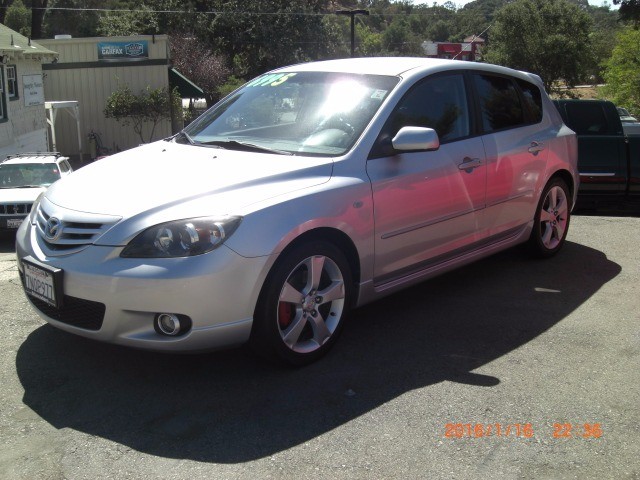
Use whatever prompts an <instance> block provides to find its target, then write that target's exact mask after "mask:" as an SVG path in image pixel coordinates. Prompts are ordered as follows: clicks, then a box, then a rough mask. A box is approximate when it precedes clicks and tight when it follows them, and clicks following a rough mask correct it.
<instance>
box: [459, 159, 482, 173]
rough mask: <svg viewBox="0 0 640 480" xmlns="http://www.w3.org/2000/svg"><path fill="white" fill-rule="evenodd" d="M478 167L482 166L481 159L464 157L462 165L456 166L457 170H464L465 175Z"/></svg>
mask: <svg viewBox="0 0 640 480" xmlns="http://www.w3.org/2000/svg"><path fill="white" fill-rule="evenodd" d="M480 166H482V159H481V158H469V157H464V160H463V161H462V163H460V164H458V168H459V169H460V170H464V171H465V172H467V173H471V172H472V171H473V169H474V168H478V167H480Z"/></svg>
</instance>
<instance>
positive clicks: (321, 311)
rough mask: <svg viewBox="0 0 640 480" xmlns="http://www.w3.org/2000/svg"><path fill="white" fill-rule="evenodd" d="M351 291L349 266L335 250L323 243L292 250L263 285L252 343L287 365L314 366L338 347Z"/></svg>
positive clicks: (256, 312) (317, 242) (307, 244)
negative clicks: (327, 353)
mask: <svg viewBox="0 0 640 480" xmlns="http://www.w3.org/2000/svg"><path fill="white" fill-rule="evenodd" d="M352 291H353V285H352V279H351V272H350V268H349V263H348V262H347V260H346V259H345V257H344V255H343V254H342V252H341V251H340V250H339V249H338V248H336V247H335V246H334V245H332V244H330V243H327V242H323V241H314V242H310V243H305V244H301V245H299V246H297V247H294V248H293V249H292V250H291V251H289V252H287V253H285V255H284V257H283V258H282V259H280V260H279V261H278V262H277V263H276V265H275V266H274V268H273V270H272V272H271V273H270V274H269V276H268V278H267V280H266V282H265V286H264V287H263V289H262V292H261V294H260V299H259V301H258V304H257V306H256V311H255V314H254V325H253V330H252V333H251V343H252V344H253V346H254V348H256V349H257V350H258V351H259V353H262V354H266V355H267V356H270V357H275V358H278V359H280V360H284V361H285V362H287V363H289V364H293V365H304V364H308V363H311V362H313V361H315V360H317V359H318V358H320V357H321V356H322V355H324V354H325V353H326V352H327V351H328V350H329V349H330V348H331V346H332V345H333V344H334V342H335V341H336V338H337V336H338V335H339V333H340V331H341V329H342V325H343V323H344V319H345V317H346V314H347V312H348V310H349V306H350V302H351V295H352Z"/></svg>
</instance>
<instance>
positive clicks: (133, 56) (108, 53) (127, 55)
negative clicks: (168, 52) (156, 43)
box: [98, 40, 149, 62]
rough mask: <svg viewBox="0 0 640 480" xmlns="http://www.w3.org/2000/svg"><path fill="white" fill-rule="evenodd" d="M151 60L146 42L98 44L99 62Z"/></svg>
mask: <svg viewBox="0 0 640 480" xmlns="http://www.w3.org/2000/svg"><path fill="white" fill-rule="evenodd" d="M147 58H149V45H148V43H147V41H146V40H140V41H132V42H100V43H98V60H100V61H104V62H112V61H123V60H124V61H130V60H145V59H147Z"/></svg>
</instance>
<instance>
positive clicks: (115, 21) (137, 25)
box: [98, 5, 158, 37]
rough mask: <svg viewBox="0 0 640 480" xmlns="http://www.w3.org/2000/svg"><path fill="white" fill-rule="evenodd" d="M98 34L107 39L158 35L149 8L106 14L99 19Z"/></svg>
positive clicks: (140, 7)
mask: <svg viewBox="0 0 640 480" xmlns="http://www.w3.org/2000/svg"><path fill="white" fill-rule="evenodd" d="M98 32H99V33H100V35H104V36H107V37H117V36H127V35H152V34H154V33H158V19H157V16H156V15H155V13H154V12H153V10H152V9H151V7H148V6H146V5H139V6H138V7H136V9H135V11H133V10H120V11H111V12H107V13H105V14H104V15H102V16H101V17H100V20H99V22H98Z"/></svg>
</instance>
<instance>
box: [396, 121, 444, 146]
mask: <svg viewBox="0 0 640 480" xmlns="http://www.w3.org/2000/svg"><path fill="white" fill-rule="evenodd" d="M391 144H392V145H393V148H394V149H395V150H400V151H403V152H407V151H416V150H437V149H438V148H440V139H439V138H438V134H437V133H436V131H435V130H434V129H433V128H423V127H402V128H401V129H400V130H399V131H398V133H396V136H395V137H393V139H392V140H391Z"/></svg>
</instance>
